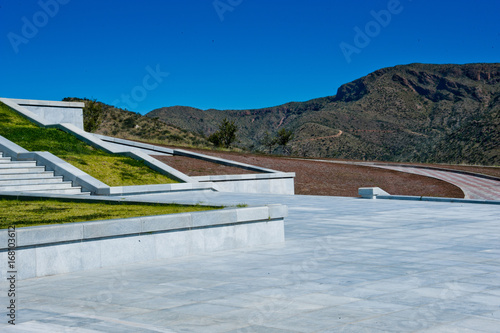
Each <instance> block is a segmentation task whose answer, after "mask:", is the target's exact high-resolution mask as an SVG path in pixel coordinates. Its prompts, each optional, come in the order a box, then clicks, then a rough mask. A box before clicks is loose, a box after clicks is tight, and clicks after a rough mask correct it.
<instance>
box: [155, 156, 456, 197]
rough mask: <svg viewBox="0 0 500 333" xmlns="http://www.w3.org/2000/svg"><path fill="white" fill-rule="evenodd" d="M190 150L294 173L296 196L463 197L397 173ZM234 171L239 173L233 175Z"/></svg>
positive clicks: (198, 170)
mask: <svg viewBox="0 0 500 333" xmlns="http://www.w3.org/2000/svg"><path fill="white" fill-rule="evenodd" d="M190 150H191V151H195V152H199V153H202V154H206V155H212V156H217V157H220V158H225V159H229V160H233V161H237V162H242V163H247V164H251V165H257V166H261V167H264V168H269V169H274V170H279V171H285V172H295V174H296V177H295V193H296V194H305V195H332V196H348V197H356V196H358V188H360V187H373V186H378V187H380V188H382V189H383V190H385V191H387V192H388V193H390V194H394V195H417V196H432V197H450V198H463V197H464V194H463V192H462V191H461V190H460V189H459V188H458V187H456V186H454V185H452V184H449V183H446V182H444V181H441V180H437V179H433V178H429V177H424V176H419V175H413V174H407V173H403V172H398V171H392V170H384V169H379V168H372V167H365V166H356V165H348V164H334V163H326V162H315V161H308V160H299V159H288V158H283V157H273V156H263V155H254V154H246V153H231V152H217V151H207V150H195V149H190ZM157 158H158V157H157ZM170 158H172V157H163V158H162V159H161V160H162V161H165V162H166V163H167V164H169V165H171V166H172V167H174V168H176V169H177V170H179V171H181V172H184V173H187V174H188V175H192V176H195V175H218V174H236V173H238V174H242V173H243V174H244V173H251V172H249V171H247V170H242V169H238V168H232V167H231V168H230V167H225V166H221V165H218V164H215V163H211V162H205V161H200V160H196V159H190V158H178V157H174V159H176V160H171V161H170V162H169V159H170ZM188 160H191V161H188ZM234 169H237V170H239V171H238V172H235V171H236V170H234ZM205 171H206V172H205Z"/></svg>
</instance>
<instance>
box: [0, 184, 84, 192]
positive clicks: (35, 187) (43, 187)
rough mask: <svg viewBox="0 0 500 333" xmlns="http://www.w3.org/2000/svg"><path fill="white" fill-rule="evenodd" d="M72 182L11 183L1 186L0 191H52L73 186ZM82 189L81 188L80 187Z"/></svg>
mask: <svg viewBox="0 0 500 333" xmlns="http://www.w3.org/2000/svg"><path fill="white" fill-rule="evenodd" d="M72 185H73V184H72V183H71V182H62V183H58V184H39V185H19V186H15V185H9V186H1V187H0V191H2V192H4V191H42V190H43V191H50V192H52V190H61V189H68V188H72ZM79 190H80V189H79Z"/></svg>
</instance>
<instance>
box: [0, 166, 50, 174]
mask: <svg viewBox="0 0 500 333" xmlns="http://www.w3.org/2000/svg"><path fill="white" fill-rule="evenodd" d="M44 171H45V167H43V166H35V167H29V168H17V169H16V168H14V169H2V168H0V175H12V174H14V175H15V174H23V173H36V172H44Z"/></svg>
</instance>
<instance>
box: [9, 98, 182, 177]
mask: <svg viewBox="0 0 500 333" xmlns="http://www.w3.org/2000/svg"><path fill="white" fill-rule="evenodd" d="M0 135H2V136H4V137H5V138H7V139H8V140H10V141H12V142H14V143H16V144H18V145H20V146H21V147H23V148H25V149H27V150H29V151H48V152H51V153H52V154H54V155H56V156H58V157H59V158H61V159H63V160H65V161H66V162H68V163H70V164H72V165H74V166H75V167H77V168H79V169H81V170H83V171H84V172H86V173H88V174H89V175H91V176H93V177H94V178H97V179H99V180H100V181H102V182H103V183H105V184H107V185H109V186H127V185H146V184H166V183H175V182H176V181H174V180H173V179H171V178H169V177H167V176H165V175H162V174H160V173H158V172H156V171H154V170H152V169H151V168H149V167H148V166H146V165H145V164H144V162H142V161H136V160H134V159H132V158H129V157H123V156H117V155H112V154H108V153H106V152H104V151H101V150H98V149H95V148H94V147H92V146H89V145H87V144H85V143H84V142H82V141H80V140H78V139H77V138H76V137H74V136H72V135H71V134H68V133H65V132H63V131H60V130H58V129H54V128H41V127H38V126H37V125H35V124H33V123H31V122H30V121H28V120H27V119H26V118H24V117H22V116H20V115H19V114H17V113H16V112H15V111H13V110H11V109H10V108H9V107H8V106H6V105H5V104H3V103H1V102H0Z"/></svg>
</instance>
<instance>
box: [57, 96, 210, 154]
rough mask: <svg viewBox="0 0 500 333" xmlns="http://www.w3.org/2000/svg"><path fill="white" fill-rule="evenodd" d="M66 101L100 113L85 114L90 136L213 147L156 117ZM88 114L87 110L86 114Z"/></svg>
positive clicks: (94, 104)
mask: <svg viewBox="0 0 500 333" xmlns="http://www.w3.org/2000/svg"><path fill="white" fill-rule="evenodd" d="M63 100H64V101H75V102H85V104H86V109H91V110H95V109H100V110H102V113H101V114H100V115H98V116H96V113H97V112H95V111H94V112H88V113H84V123H89V124H92V125H93V126H92V127H91V128H88V129H90V132H93V133H97V134H102V135H109V136H113V137H117V138H121V139H128V140H137V141H147V142H150V143H161V144H170V145H176V146H185V147H202V148H203V147H212V145H211V144H210V143H209V142H208V141H207V139H206V138H205V137H204V136H203V135H200V134H196V133H191V132H189V131H188V130H185V129H182V128H179V127H176V126H172V125H168V124H166V123H165V122H163V121H160V120H159V119H158V118H155V117H146V116H142V115H140V114H138V113H135V112H131V111H126V110H123V109H119V108H115V107H113V106H111V105H108V104H105V103H102V102H98V101H95V100H89V99H86V98H83V99H82V98H76V97H67V98H64V99H63ZM84 111H85V110H84Z"/></svg>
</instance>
